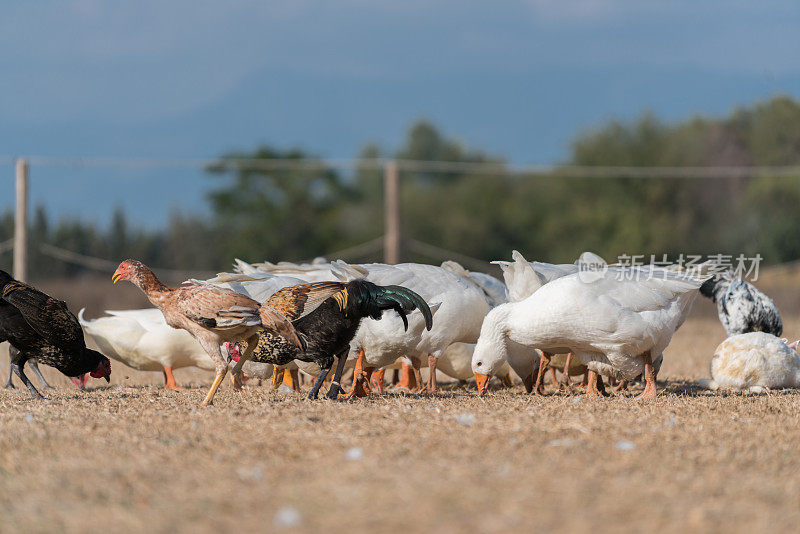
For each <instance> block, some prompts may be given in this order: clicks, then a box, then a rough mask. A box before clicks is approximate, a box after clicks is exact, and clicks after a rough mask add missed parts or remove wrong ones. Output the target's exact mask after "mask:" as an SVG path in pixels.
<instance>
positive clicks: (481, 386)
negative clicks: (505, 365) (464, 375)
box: [474, 373, 489, 395]
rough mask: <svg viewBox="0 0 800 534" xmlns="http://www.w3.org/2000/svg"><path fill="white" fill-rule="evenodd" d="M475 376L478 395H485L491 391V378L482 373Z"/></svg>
mask: <svg viewBox="0 0 800 534" xmlns="http://www.w3.org/2000/svg"><path fill="white" fill-rule="evenodd" d="M474 374H475V383H476V384H477V385H478V395H485V394H486V390H488V389H489V377H488V376H486V375H482V374H480V373H474Z"/></svg>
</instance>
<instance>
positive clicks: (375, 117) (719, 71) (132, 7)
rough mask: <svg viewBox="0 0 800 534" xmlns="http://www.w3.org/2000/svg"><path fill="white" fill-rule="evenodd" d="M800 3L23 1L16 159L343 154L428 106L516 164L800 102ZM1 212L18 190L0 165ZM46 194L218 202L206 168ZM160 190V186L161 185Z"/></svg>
mask: <svg viewBox="0 0 800 534" xmlns="http://www.w3.org/2000/svg"><path fill="white" fill-rule="evenodd" d="M797 28H800V4H799V3H797V2H777V1H771V0H765V1H761V2H744V1H738V0H720V1H718V0H709V1H704V2H696V1H680V0H674V1H669V2H641V1H627V0H574V1H568V0H563V1H560V0H518V1H505V2H502V1H499V2H470V1H464V0H461V1H455V0H453V1H451V0H446V1H440V2H432V1H430V0H429V1H418V0H406V1H404V2H396V1H391V2H390V1H386V2H384V1H365V0H339V1H337V2H325V1H312V0H294V1H291V2H280V3H277V2H269V1H239V2H237V1H229V2H206V1H197V0H192V1H189V0H174V1H170V2H163V1H161V2H156V1H138V2H128V3H117V2H105V1H97V0H80V1H68V0H61V1H52V2H49V1H37V2H23V1H11V2H7V3H5V4H4V5H3V7H2V16H0V155H8V156H15V155H40V156H84V157H85V156H103V157H169V158H205V157H213V156H216V155H219V154H220V153H223V152H225V151H228V150H231V149H249V148H253V147H255V146H256V145H257V144H259V143H269V144H272V145H275V146H279V147H290V146H301V147H303V148H306V149H308V150H310V151H312V152H314V153H316V154H318V155H321V156H324V157H329V158H347V157H353V156H355V155H356V154H357V152H358V150H359V148H360V147H361V146H363V144H364V143H366V142H367V141H377V142H379V143H381V144H383V145H384V146H387V147H390V148H391V147H394V146H396V145H397V144H398V143H400V141H401V139H402V137H403V135H404V133H405V131H406V129H407V128H408V126H409V125H410V124H411V123H412V122H413V121H414V120H415V119H418V118H421V117H427V118H429V119H431V120H433V121H434V122H435V123H436V124H438V125H439V126H440V127H441V128H442V129H443V130H444V131H445V132H447V133H448V134H450V135H453V136H455V137H457V138H459V139H460V140H462V141H463V143H464V144H466V145H471V146H476V147H481V148H484V149H486V150H489V151H491V152H493V153H495V154H499V155H501V156H504V157H505V158H507V159H508V161H510V162H513V163H517V164H526V163H552V162H557V161H559V160H562V159H564V158H565V157H566V155H567V154H568V151H569V142H570V140H571V139H572V138H573V137H574V136H575V134H576V133H577V132H579V131H581V130H582V129H585V128H590V127H592V126H594V125H597V124H600V123H601V122H602V121H604V120H606V119H608V118H610V117H620V118H632V117H635V116H637V115H638V114H640V113H641V112H642V111H643V110H645V109H649V110H653V111H654V112H655V113H656V114H658V115H659V116H661V117H662V118H665V119H667V120H679V119H682V118H685V117H688V116H690V115H692V114H695V113H702V114H707V115H722V114H725V113H728V112H729V111H730V110H731V109H733V108H734V107H736V106H737V105H743V104H749V103H752V102H753V101H755V100H757V99H764V98H768V97H769V96H771V95H774V94H776V93H787V94H790V95H793V96H795V97H800V53H798V51H800V32H798V31H797ZM0 173H5V175H6V176H7V177H8V180H2V181H0V195H2V196H0V199H2V200H0V209H2V208H4V207H7V206H9V205H10V202H11V198H13V190H12V189H11V183H12V180H11V178H12V168H11V166H10V165H5V166H3V165H0ZM31 179H32V185H31V188H32V196H33V202H34V203H42V204H45V205H46V206H47V207H48V209H49V210H50V211H52V212H53V213H54V214H58V215H74V216H77V215H80V216H84V217H87V218H92V219H95V220H98V221H105V220H106V219H107V216H108V213H110V211H111V210H112V209H113V206H115V205H117V204H119V205H122V206H124V207H125V208H126V209H127V210H128V211H129V212H130V213H131V215H132V216H133V218H134V219H135V220H136V221H137V222H140V223H142V224H147V225H151V226H152V225H158V224H161V223H162V222H163V221H164V219H165V218H166V216H167V214H168V213H169V211H170V210H171V209H173V208H175V207H180V208H181V209H184V210H202V209H205V202H204V192H205V191H206V190H207V188H208V187H209V186H211V185H213V183H214V179H212V178H208V177H205V176H203V174H202V173H200V172H196V171H191V170H175V169H166V170H163V169H162V170H121V169H113V168H103V169H83V168H63V167H53V168H45V167H34V168H32V170H31ZM153 191H156V192H157V194H155V195H153V194H152V193H153Z"/></svg>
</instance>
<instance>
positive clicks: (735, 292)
mask: <svg viewBox="0 0 800 534" xmlns="http://www.w3.org/2000/svg"><path fill="white" fill-rule="evenodd" d="M700 293H701V294H702V295H703V296H706V297H708V298H710V299H711V300H712V301H714V302H715V303H716V304H717V313H718V315H719V320H720V322H721V323H722V326H723V327H724V328H725V331H726V332H727V333H728V335H729V336H735V335H737V334H746V333H747V332H766V333H767V334H772V335H773V336H780V335H781V334H782V333H783V321H781V314H780V313H778V307H777V306H775V303H774V302H772V299H771V298H769V297H768V296H766V295H765V294H764V293H762V292H761V291H759V290H758V289H756V287H755V286H754V285H753V284H750V283H748V282H745V281H744V280H742V279H741V278H733V276H732V274H731V273H723V274H721V275H716V276H714V277H713V278H711V279H709V280H708V281H706V282H705V283H704V284H703V285H702V286H701V287H700Z"/></svg>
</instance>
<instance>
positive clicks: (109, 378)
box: [103, 375, 111, 384]
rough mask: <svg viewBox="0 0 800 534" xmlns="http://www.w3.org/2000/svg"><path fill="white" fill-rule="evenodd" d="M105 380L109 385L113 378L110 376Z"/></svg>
mask: <svg viewBox="0 0 800 534" xmlns="http://www.w3.org/2000/svg"><path fill="white" fill-rule="evenodd" d="M103 378H105V379H106V382H108V383H109V384H110V383H111V377H110V376H108V375H106V376H104V377H103Z"/></svg>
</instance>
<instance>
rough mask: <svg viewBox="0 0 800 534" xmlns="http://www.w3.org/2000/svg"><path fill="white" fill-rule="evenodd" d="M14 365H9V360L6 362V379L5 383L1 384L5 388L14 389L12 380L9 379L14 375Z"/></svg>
mask: <svg viewBox="0 0 800 534" xmlns="http://www.w3.org/2000/svg"><path fill="white" fill-rule="evenodd" d="M13 369H14V367H13V366H12V365H11V362H9V364H8V378H7V379H6V383H5V385H4V386H3V387H4V388H6V389H16V386H15V385H14V382H12V381H11V377H12V376H13V375H14V371H13Z"/></svg>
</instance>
